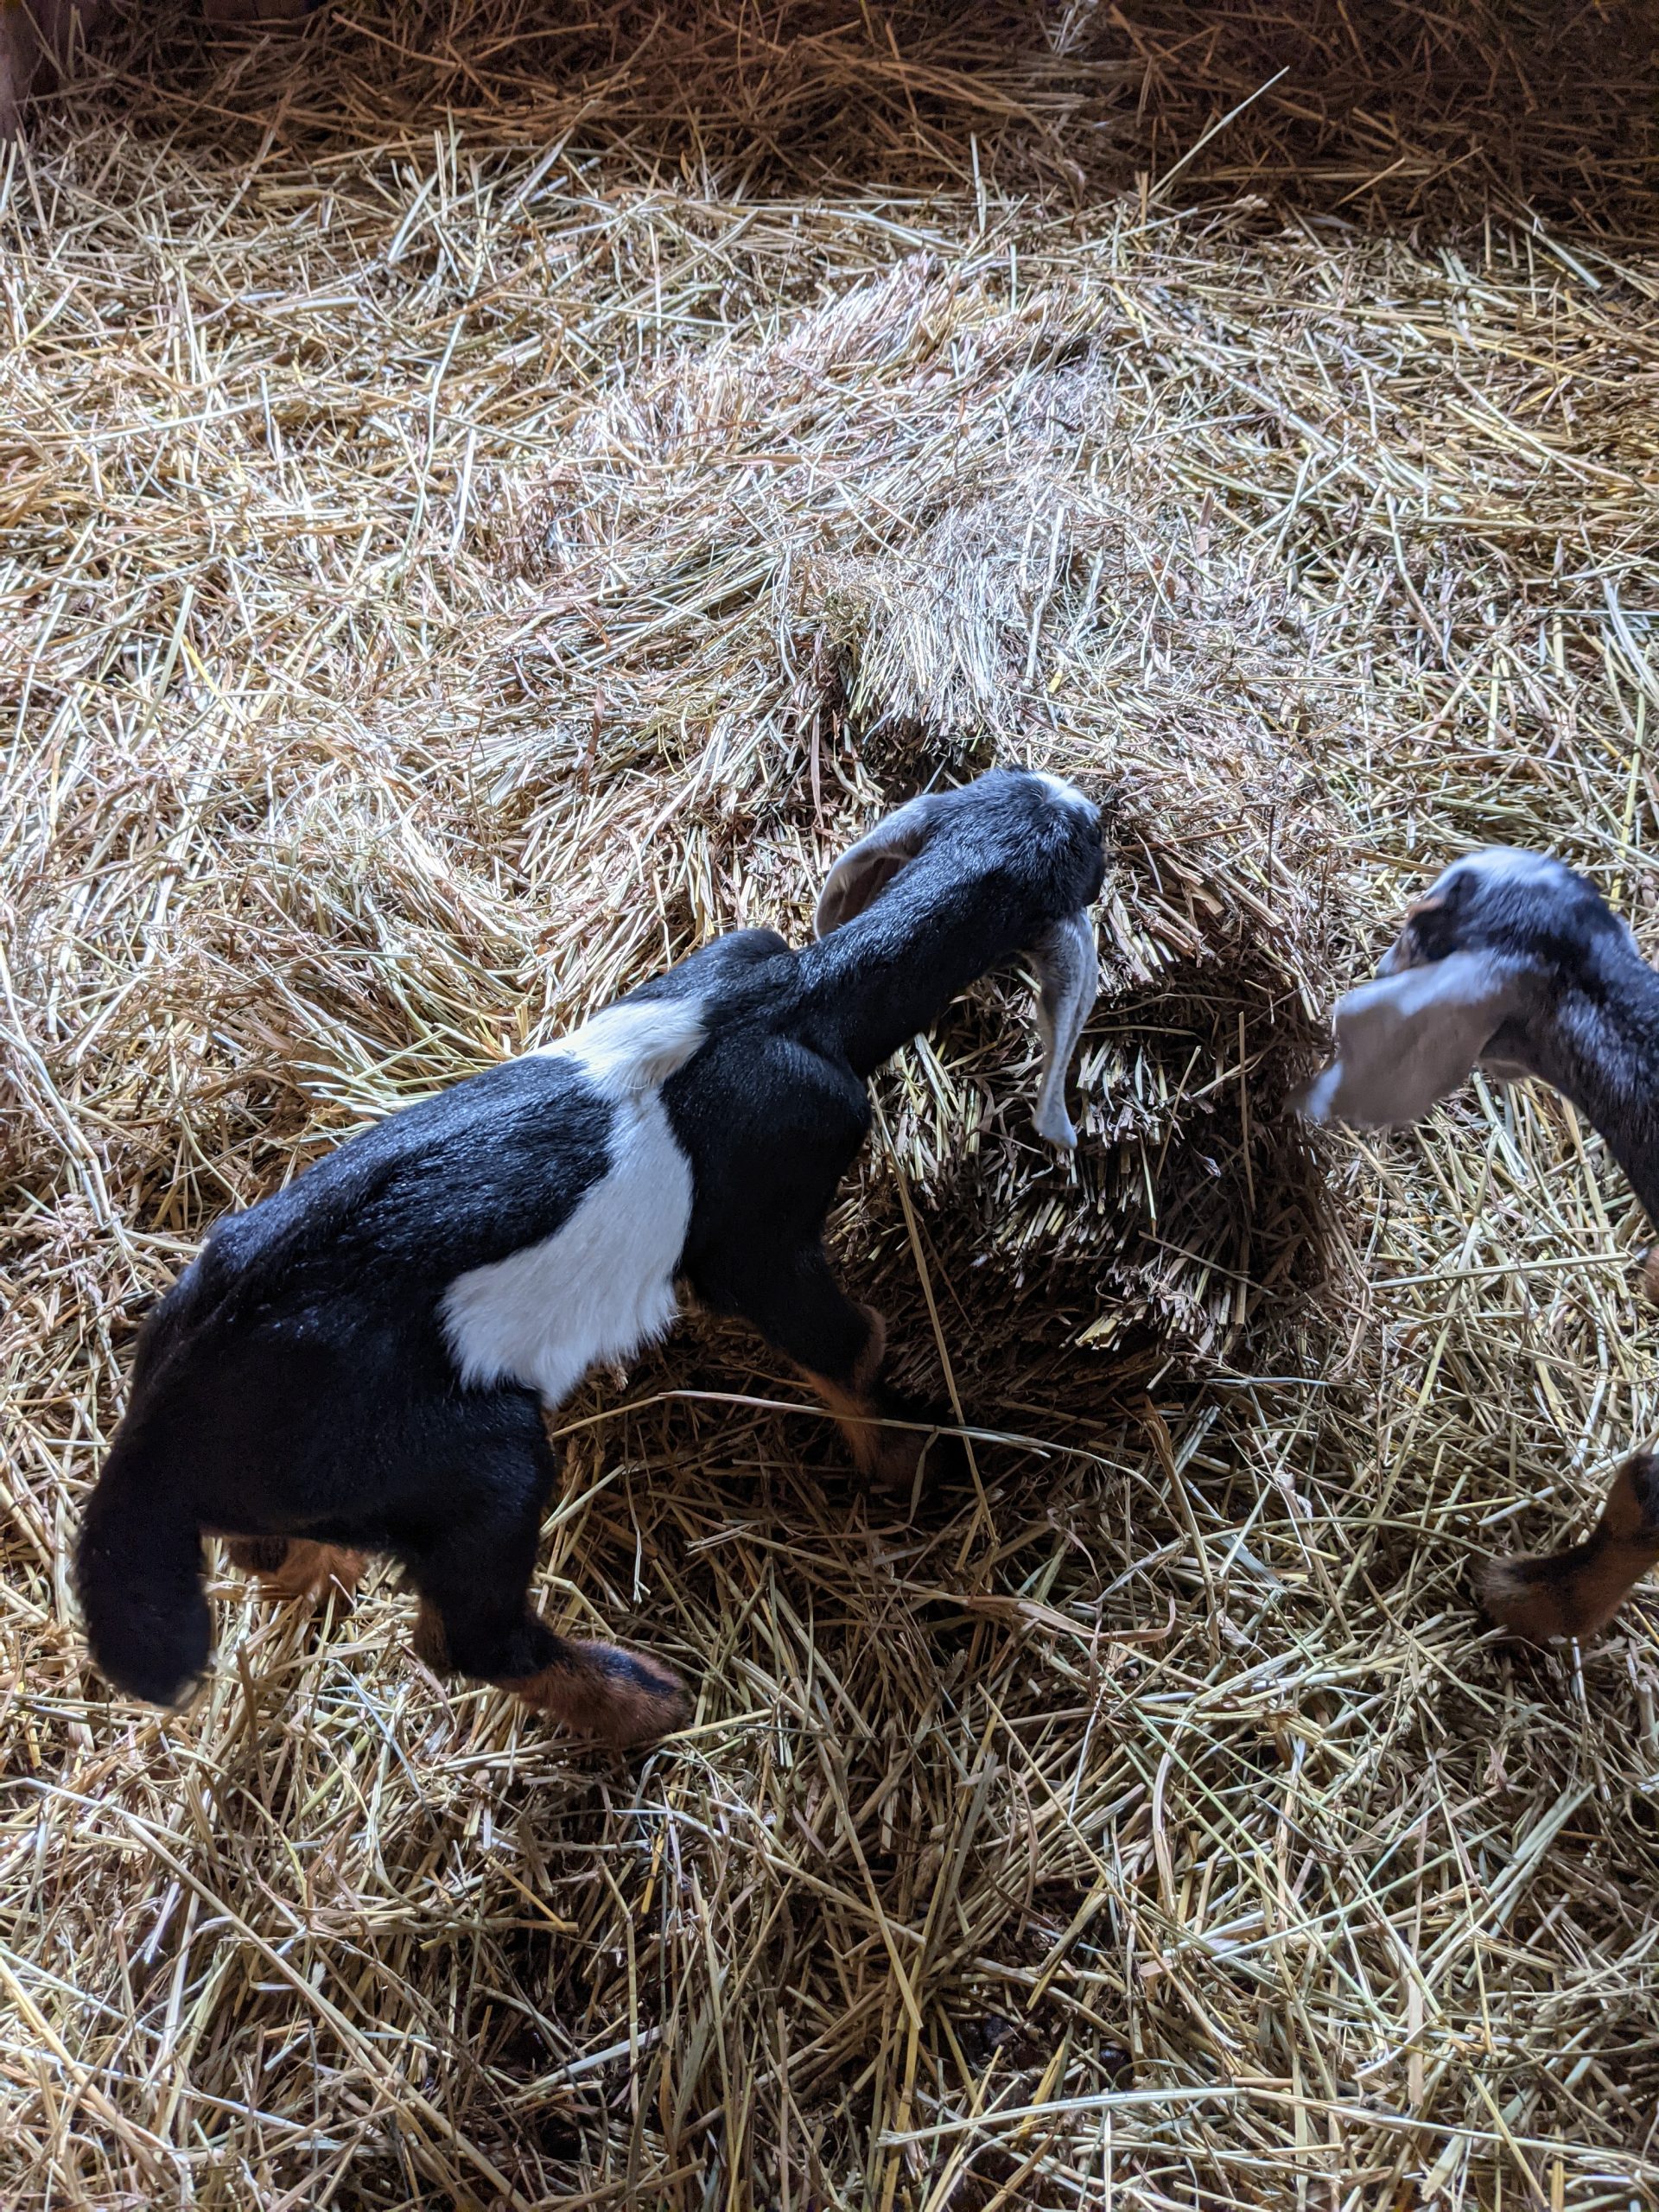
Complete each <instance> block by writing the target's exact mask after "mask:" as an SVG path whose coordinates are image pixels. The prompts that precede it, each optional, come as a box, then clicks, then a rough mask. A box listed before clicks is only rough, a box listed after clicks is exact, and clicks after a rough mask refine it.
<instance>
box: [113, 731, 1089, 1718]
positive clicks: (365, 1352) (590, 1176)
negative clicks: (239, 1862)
mask: <svg viewBox="0 0 1659 2212" xmlns="http://www.w3.org/2000/svg"><path fill="white" fill-rule="evenodd" d="M1103 873H1104V856H1103V847H1102V835H1101V824H1100V818H1099V816H1098V814H1097V813H1096V809H1095V808H1094V807H1093V806H1092V805H1091V804H1090V802H1089V801H1088V800H1087V799H1086V798H1084V797H1083V795H1082V794H1081V793H1080V792H1078V791H1074V790H1073V789H1072V788H1071V786H1070V785H1066V784H1062V783H1059V782H1057V781H1056V780H1054V779H1052V778H1050V777H1046V776H1041V775H1036V774H1031V773H1027V772H1023V771H1011V770H999V771H994V772H992V773H990V774H988V775H985V776H982V777H980V778H979V779H977V780H976V782H974V783H971V784H969V785H965V786H963V788H962V789H960V790H957V791H948V792H940V793H937V794H933V795H930V796H927V797H925V798H918V799H915V800H912V802H911V804H909V805H907V806H906V807H903V808H901V809H900V810H899V812H898V813H896V814H894V815H893V816H892V817H890V818H889V819H888V820H887V821H886V822H884V823H881V824H880V827H879V828H877V829H874V831H872V833H871V834H870V835H869V836H867V837H865V838H863V839H862V840H861V842H859V843H858V844H856V845H855V846H854V847H853V848H852V849H851V850H850V851H849V852H848V853H847V854H845V855H843V856H842V859H841V860H840V861H838V862H837V863H836V867H835V868H834V870H833V871H832V873H831V874H830V876H829V880H828V882H827V884H826V885H825V887H824V891H823V897H822V899H821V900H820V902H819V906H818V917H817V927H818V931H819V935H818V938H817V942H816V943H814V944H810V945H808V946H806V947H805V948H804V950H791V948H790V946H789V945H788V944H785V941H784V939H783V938H780V937H779V936H778V935H776V934H775V933H774V932H773V931H770V930H740V931H735V932H734V933H733V934H732V935H730V936H728V937H723V938H718V939H716V940H715V943H713V944H709V945H707V946H705V947H704V948H703V949H702V950H701V951H699V952H696V953H694V954H692V956H691V957H690V958H689V959H687V960H683V961H682V962H681V963H679V965H678V966H677V967H676V968H673V969H671V970H670V971H669V972H668V973H667V974H666V975H664V976H658V978H656V979H655V980H654V981H653V982H648V983H645V984H644V985H642V986H641V987H640V988H639V989H638V990H635V991H632V992H630V993H629V994H628V995H627V996H626V997H625V998H622V999H620V1000H619V1001H617V1002H616V1003H615V1004H614V1005H613V1006H610V1007H606V1009H605V1010H604V1011H603V1012H602V1013H601V1014H597V1015H595V1016H594V1019H593V1020H590V1021H589V1022H588V1023H587V1024H586V1026H585V1027H582V1029H579V1030H577V1031H576V1032H575V1033H574V1034H573V1035H571V1036H569V1037H566V1038H565V1039H563V1041H562V1042H561V1043H559V1044H557V1045H555V1046H550V1047H549V1048H548V1049H546V1050H545V1051H542V1052H531V1053H529V1054H527V1055H526V1056H525V1057H524V1058H521V1059H517V1060H512V1061H509V1062H507V1063H506V1064H505V1065H502V1066H500V1067H496V1068H490V1069H487V1070H486V1071H484V1072H483V1073H481V1074H480V1075H476V1076H474V1077H470V1078H469V1079H468V1080H467V1081H466V1082H464V1083H461V1084H456V1085H455V1086H454V1089H452V1090H448V1091H446V1092H444V1093H443V1094H442V1096H438V1097H435V1098H432V1099H429V1100H426V1101H424V1102H423V1103H421V1104H419V1105H416V1106H411V1107H409V1108H407V1109H404V1111H403V1112H401V1113H398V1114H394V1115H392V1116H390V1117H389V1118H388V1119H387V1120H385V1121H384V1122H380V1123H379V1124H378V1127H376V1128H372V1129H368V1130H365V1132H364V1133H363V1134H362V1135H359V1136H357V1137H354V1138H353V1139H352V1140H351V1141H349V1142H347V1143H346V1144H343V1145H341V1146H340V1148H339V1150H338V1151H336V1152H334V1153H333V1154H330V1155H329V1156H328V1157H327V1159H325V1160H320V1161H319V1162H318V1163H317V1165H316V1166H314V1167H312V1168H310V1169H308V1171H307V1173H304V1174H303V1175H302V1176H300V1177H299V1178H297V1179H296V1181H295V1182H293V1183H292V1184H291V1185H289V1187H288V1188H287V1189H286V1190H283V1191H280V1192H277V1193H276V1194H275V1195H274V1196H273V1197H271V1198H266V1199H264V1201H262V1203H260V1204H259V1205H255V1206H251V1207H250V1208H249V1210H248V1211H246V1212H245V1213H241V1214H237V1215H234V1216H232V1217H231V1218H229V1219H228V1220H226V1221H224V1222H222V1223H221V1224H219V1226H218V1227H217V1228H216V1229H215V1230H213V1234H212V1235H211V1236H209V1237H208V1239H207V1243H206V1244H205V1245H204V1247H203V1249H202V1250H201V1252H200V1255H199V1256H198V1257H197V1259H196V1260H195V1261H194V1262H193V1263H192V1265H191V1266H190V1267H189V1268H187V1269H186V1271H185V1273H184V1274H183V1275H182V1276H181V1278H180V1280H179V1281H178V1282H177V1283H176V1284H175V1287H174V1288H173V1289H172V1290H171V1291H170V1292H169V1293H168V1295H167V1297H166V1298H165V1299H164V1300H162V1303H161V1305H160V1306H158V1308H157V1309H156V1313H154V1315H153V1316H152V1317H151V1318H150V1319H149V1322H148V1323H147V1325H146V1326H145V1328H144V1330H143V1334H142V1337H141V1338H140V1341H139V1344H138V1348H137V1357H136V1358H135V1361H134V1365H133V1373H132V1386H131V1394H130V1401H129V1404H128V1408H127V1413H126V1416H125V1418H124V1421H122V1423H121V1425H120V1427H119V1428H118V1431H117V1433H116V1436H115V1439H114V1441H113V1444H112V1446H111V1451H110V1454H109V1457H108V1459H107V1460H106V1462H105V1466H104V1469H103V1471H102V1473H101V1474H100V1476H99V1481H98V1484H97V1487H96V1489H95V1490H94V1491H93V1494H92V1501H91V1503H90V1505H89V1506H88V1508H87V1512H86V1522H85V1526H84V1529H83V1530H82V1534H81V1539H80V1545H79V1556H78V1581H79V1592H80V1599H81V1605H82V1608H83V1610H84V1611H85V1613H86V1623H87V1627H88V1630H89V1633H90V1637H91V1641H92V1651H93V1656H95V1658H96V1659H97V1661H98V1663H99V1666H100V1667H101V1668H102V1669H103V1670H104V1672H105V1675H108V1676H109V1678H110V1680H111V1681H113V1682H114V1683H116V1684H117V1685H118V1687H119V1688H122V1689H124V1690H126V1691H129V1692H130V1693H131V1694H133V1695H135V1696H138V1697H143V1698H149V1699H151V1700H156V1701H157V1702H161V1703H170V1702H172V1701H174V1700H176V1699H178V1698H180V1697H181V1696H182V1695H183V1694H185V1693H186V1692H188V1690H189V1688H191V1687H192V1685H193V1684H194V1681H196V1679H197V1677H198V1676H199V1675H200V1673H201V1670H202V1669H203V1668H204V1667H205V1666H206V1664H207V1658H208V1654H209V1649H210V1646H211V1643H212V1623H211V1619H210V1616H209V1612H208V1607H207V1599H206V1597H205V1595H204V1592H203V1588H202V1552H201V1540H202V1537H203V1536H204V1535H208V1534H212V1535H222V1536H228V1537H229V1538H231V1539H232V1555H233V1556H234V1557H236V1558H237V1560H238V1562H239V1563H240V1564H242V1565H243V1566H245V1567H251V1568H254V1569H257V1570H260V1571H263V1572H264V1573H266V1574H267V1575H269V1576H270V1578H271V1579H272V1580H275V1582H276V1583H277V1586H278V1587H279V1588H281V1589H283V1590H285V1591H288V1592H297V1591H298V1590H300V1589H302V1588H304V1587H306V1586H315V1585H321V1583H322V1582H323V1581H325V1580H327V1578H328V1577H329V1576H331V1575H332V1576H334V1577H335V1578H336V1579H338V1580H341V1581H343V1582H346V1583H347V1584H349V1583H350V1582H351V1581H352V1580H353V1579H354V1578H355V1575H356V1573H358V1572H359V1570H360V1567H361V1564H362V1561H361V1554H364V1553H365V1552H385V1553H390V1554H392V1555H393V1556H394V1557H395V1558H397V1560H401V1561H402V1563H403V1565H404V1567H405V1568H406V1570H407V1571H408V1573H409V1575H410V1579H411V1580H412V1581H413V1582H414V1584H415V1586H416V1589H417V1590H418V1592H419V1593H420V1613H419V1618H418V1622H417V1625H416V1649H418V1650H419V1651H420V1653H421V1654H422V1656H423V1657H424V1658H426V1659H427V1660H429V1662H431V1663H432V1664H434V1665H439V1666H448V1667H451V1668H454V1669H456V1670H458V1671H459V1672H461V1674H464V1675H472V1676H474V1677H477V1678H480V1679H482V1680H484V1681H492V1682H497V1683H499V1684H501V1685H503V1686H504V1687H505V1688H510V1689H512V1690H513V1691H515V1692H516V1693H517V1694H518V1695H519V1696H520V1697H522V1698H523V1699H524V1700H526V1701H527V1702H528V1703H530V1704H531V1705H532V1706H535V1707H539V1708H540V1709H542V1710H543V1711H545V1712H548V1713H551V1714H553V1715H555V1716H556V1718H557V1719H560V1720H563V1721H564V1722H566V1723H568V1724H569V1726H572V1727H575V1728H578V1729H581V1730H582V1731H584V1732H591V1733H594V1734H598V1735H602V1736H606V1737H608V1738H611V1739H612V1740H613V1741H614V1742H619V1743H632V1742H644V1741H648V1740H650V1739H652V1738H654V1737H657V1736H658V1735H661V1734H663V1733H664V1732H666V1731H667V1730H670V1729H671V1728H674V1727H676V1726H679V1725H681V1723H682V1722H683V1720H684V1719H685V1718H686V1716H687V1713H688V1712H689V1706H688V1701H687V1699H686V1695H685V1692H684V1690H683V1688H682V1685H681V1684H680V1682H679V1681H678V1680H677V1677H676V1676H675V1675H672V1674H671V1673H670V1671H669V1670H668V1669H666V1668H665V1667H664V1666H662V1665H661V1664H659V1663H658V1662H657V1661H655V1660H651V1659H645V1658H641V1657H636V1656H632V1655H630V1654H628V1653H626V1652H624V1651H620V1650H619V1649H616V1648H615V1647H614V1646H613V1645H611V1644H607V1643H568V1642H566V1641H565V1640H564V1639H563V1638H562V1637H557V1636H555V1635H554V1634H552V1633H551V1631H550V1630H548V1629H546V1628H544V1627H543V1625H542V1624H541V1622H540V1621H539V1620H538V1619H537V1617H536V1615H535V1614H534V1612H532V1611H531V1609H530V1605H529V1603H528V1591H529V1586H530V1580H531V1572H532V1570H533V1568H534V1566H535V1560H536V1550H537V1539H538V1535H539V1531H540V1528H541V1522H542V1516H543V1509H544V1506H545V1504H546V1501H547V1497H548V1495H549V1492H550V1489H551V1487H552V1484H553V1480H554V1474H555V1465H554V1459H553V1454H552V1452H551V1449H550V1446H549V1443H548V1440H547V1435H546V1432H545V1429H544V1427H543V1408H553V1407H556V1406H557V1405H558V1404H559V1403H560V1402H562V1401H563V1399H564V1398H565V1397H567V1396H568V1395H569V1393H570V1391H571V1390H572V1389H574V1388H575V1385H576V1383H578V1382H580V1380H581V1379H582V1376H583V1375H584V1374H586V1373H587V1372H588V1370H589V1369H590V1368H591V1367H593V1366H594V1365H595V1364H597V1363H600V1362H601V1361H619V1360H626V1359H627V1358H629V1357H631V1356H632V1354H633V1353H635V1352H637V1351H639V1349H640V1348H641V1347H642V1346H643V1345H645V1344H649V1343H650V1342H651V1341H652V1339H653V1338H658V1337H660V1336H661V1335H662V1334H663V1333H664V1332H665V1331H666V1330H667V1329H668V1327H669V1326H670V1325H671V1322H672V1320H673V1319H674V1315H675V1313H676V1311H677V1294H678V1286H679V1285H680V1284H681V1283H682V1282H683V1283H685V1284H687V1285H689V1287H690V1289H691V1290H692V1292H693V1293H694V1294H696V1297H697V1298H698V1299H700V1300H702V1303H703V1304H704V1305H705V1306H709V1307H712V1308H713V1309H714V1310H715V1311H716V1312H719V1313H730V1314H738V1315H741V1316H742V1317H743V1318H744V1319H747V1320H748V1321H750V1322H751V1323H753V1325H754V1326H755V1327H756V1328H757V1329H759V1330H760V1332H761V1334H762V1335H763V1336H764V1337H765V1338H766V1339H767V1340H768V1342H770V1343H771V1344H773V1345H775V1346H776V1347H777V1349H778V1350H779V1351H780V1352H782V1353H784V1354H785V1356H786V1357H789V1358H790V1359H791V1360H793V1361H794V1362H796V1363H797V1364H798V1366H799V1367H800V1368H802V1369H803V1370H804V1371H805V1373H806V1375H807V1376H808V1378H809V1380H810V1382H811V1383H813V1385H814V1386H815V1388H816V1389H817V1391H818V1392H819V1394H820V1395H821V1396H822V1397H823V1400H824V1401H825V1402H827V1404H828V1405H829V1408H830V1410H831V1411H832V1412H833V1413H834V1414H836V1416H837V1417H838V1419H840V1420H841V1421H842V1424H843V1426H844V1428H845V1432H846V1435H847V1439H848V1442H849V1446H850V1449H851V1452H852V1455H853V1458H854V1459H855V1462H856V1463H857V1465H858V1466H859V1467H860V1469H861V1471H864V1472H865V1473H867V1474H868V1475H871V1476H874V1477H877V1478H883V1479H908V1478H910V1476H911V1475H912V1473H913V1472H914V1471H915V1468H916V1465H917V1461H918V1456H919V1452H920V1450H921V1448H922V1446H923V1445H924V1444H925V1435H924V1436H922V1437H919V1438H918V1436H917V1435H916V1434H915V1433H913V1432H909V1433H906V1432H901V1431H896V1430H894V1429H892V1428H888V1429H887V1430H886V1431H884V1429H883V1427H882V1426H881V1424H882V1421H883V1420H884V1419H886V1420H887V1421H892V1420H893V1417H894V1415H895V1414H899V1413H904V1414H910V1413H913V1411H914V1410H915V1409H914V1408H909V1407H906V1406H903V1405H901V1404H900V1403H899V1402H898V1401H897V1400H896V1399H895V1398H894V1396H893V1394H892V1393H891V1392H890V1391H888V1390H887V1389H884V1387H883V1384H882V1382H881V1370H882V1364H883V1353H884V1332H883V1328H882V1324H881V1320H880V1316H879V1315H878V1314H876V1313H873V1312H871V1310H870V1309H869V1308H868V1306H860V1305H856V1304H855V1303H854V1301H853V1300H850V1299H849V1298H848V1297H847V1296H845V1294H843V1293H842V1290H841V1289H840V1287H838V1285H837V1284H836V1281H835V1278H834V1276H833V1274H831V1272H830V1268H829V1261H828V1259H827V1257H826V1255H825V1253H824V1249H823V1221H824V1216H825V1213H826V1212H827V1211H828V1209H829V1205H830V1202H831V1200H832V1199H833V1198H834V1196H835V1192H836V1185H838V1184H839V1183H840V1181H841V1179H842V1176H843V1175H844V1174H845V1173H846V1171H847V1169H848V1168H849V1166H850V1165H851V1164H852V1161H853V1160H854V1158H855V1154H857V1152H858V1150H859V1147H860V1146H861V1144H862V1142H863V1141H864V1139H865V1137H866V1135H868V1131H869V1127H870V1105H869V1099H868V1092H867V1090H866V1085H867V1083H868V1078H869V1077H870V1076H871V1074H872V1073H873V1072H874V1070H875V1069H876V1068H878V1067H879V1066H880V1065H881V1063H882V1062H883V1061H884V1060H885V1059H887V1058H888V1057H889V1055H890V1054H892V1053H893V1052H896V1051H897V1050H898V1049H899V1046H901V1045H902V1044H904V1043H905V1041H906V1039H908V1038H910V1037H912V1036H914V1035H915V1034H916V1033H917V1032H918V1030H920V1029H922V1028H924V1027H925V1026H926V1025H927V1024H928V1023H929V1022H930V1021H931V1020H932V1019H933V1017H934V1016H935V1014H938V1012H939V1010H940V1009H941V1007H944V1005H945V1004H946V1003H947V1001H950V999H952V998H953V997H955V995H957V992H959V991H960V990H962V989H963V988H964V987H965V986H966V985H967V984H969V983H970V982H973V981H974V980H975V978H976V977H977V976H981V975H982V974H984V973H985V971H986V970H987V969H990V968H992V967H994V966H995V965H997V964H999V963H1001V962H1003V961H1006V960H1007V959H1008V958H1009V957H1011V956H1012V955H1014V954H1017V953H1020V952H1022V951H1023V952H1028V953H1030V954H1031V955H1032V956H1033V959H1034V961H1035V964H1036V966H1037V968H1038V970H1039V978H1040V982H1041V1001H1040V1011H1041V1023H1042V1028H1043V1034H1044V1039H1045V1044H1046V1065H1045V1068H1044V1071H1043V1077H1042V1089H1041V1095H1040V1098H1039V1106H1038V1112H1037V1128H1038V1130H1039V1134H1040V1135H1043V1136H1044V1137H1046V1138H1047V1139H1048V1140H1049V1141H1052V1142H1053V1143H1056V1144H1059V1145H1070V1144H1071V1143H1072V1142H1074V1141H1075V1132H1074V1131H1073V1129H1072V1128H1071V1122H1070V1121H1069V1120H1068V1119H1067V1116H1066V1112H1065V1101H1064V1091H1065V1075H1066V1070H1067V1067H1068V1065H1069V1063H1070V1061H1071V1055H1072V1052H1073V1051H1074V1049H1075V1047H1076V1045H1077V1039H1078V1036H1079V1034H1080V1033H1081V1030H1082V1027H1083V1023H1084V1019H1085V1017H1086V1016H1087V1014H1088V1011H1089V1007H1090V1004H1091V1003H1092V1001H1093V999H1094V995H1095V990H1096V951H1095V942H1094V933H1093V927H1092V925H1091V924H1090V920H1089V918H1088V914H1087V912H1086V909H1087V908H1088V906H1089V905H1090V903H1091V902H1092V900H1093V899H1095V898H1096V896H1097V895H1098V893H1099V891H1100V887H1101V882H1102V879H1103Z"/></svg>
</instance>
